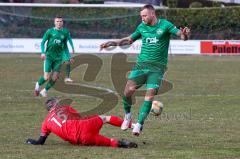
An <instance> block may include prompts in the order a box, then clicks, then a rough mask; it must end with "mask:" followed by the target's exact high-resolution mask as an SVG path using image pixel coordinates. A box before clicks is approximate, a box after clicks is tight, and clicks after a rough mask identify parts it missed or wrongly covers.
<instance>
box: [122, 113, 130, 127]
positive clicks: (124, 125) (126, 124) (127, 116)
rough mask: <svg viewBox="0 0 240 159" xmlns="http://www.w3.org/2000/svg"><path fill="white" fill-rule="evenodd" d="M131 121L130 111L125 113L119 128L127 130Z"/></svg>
mask: <svg viewBox="0 0 240 159" xmlns="http://www.w3.org/2000/svg"><path fill="white" fill-rule="evenodd" d="M131 122H132V114H131V113H127V114H125V117H124V121H123V123H122V125H121V129H122V130H123V131H125V130H127V129H128V128H129V125H130V124H131Z"/></svg>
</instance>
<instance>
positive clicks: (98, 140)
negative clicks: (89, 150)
mask: <svg viewBox="0 0 240 159" xmlns="http://www.w3.org/2000/svg"><path fill="white" fill-rule="evenodd" d="M95 145H96V146H111V147H118V140H116V139H113V138H111V139H110V138H108V137H105V136H103V135H96V136H95Z"/></svg>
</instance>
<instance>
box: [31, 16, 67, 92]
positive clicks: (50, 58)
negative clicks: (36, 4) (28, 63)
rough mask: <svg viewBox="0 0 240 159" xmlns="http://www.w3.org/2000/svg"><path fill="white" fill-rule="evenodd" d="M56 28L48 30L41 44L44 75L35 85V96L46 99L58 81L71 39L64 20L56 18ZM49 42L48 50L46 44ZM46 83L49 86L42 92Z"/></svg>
mask: <svg viewBox="0 0 240 159" xmlns="http://www.w3.org/2000/svg"><path fill="white" fill-rule="evenodd" d="M54 25H55V27H53V28H50V29H48V30H47V31H46V32H45V34H44V36H43V39H42V42H41V52H42V53H41V59H42V60H43V61H44V64H43V71H44V75H43V76H40V78H39V79H38V81H37V82H36V85H35V91H34V94H35V96H38V95H39V93H40V95H41V96H43V97H46V96H47V91H48V90H49V89H50V88H51V87H52V86H53V85H54V84H55V82H56V80H57V79H58V75H59V71H60V68H61V65H62V63H63V55H64V52H65V49H66V45H67V41H68V39H69V37H70V34H69V31H68V30H67V29H66V28H63V18H62V17H56V18H54ZM46 42H47V45H46V49H45V43H46ZM46 81H48V82H47V84H46V86H45V88H44V89H42V90H41V91H40V87H41V85H43V84H44V83H45V82H46Z"/></svg>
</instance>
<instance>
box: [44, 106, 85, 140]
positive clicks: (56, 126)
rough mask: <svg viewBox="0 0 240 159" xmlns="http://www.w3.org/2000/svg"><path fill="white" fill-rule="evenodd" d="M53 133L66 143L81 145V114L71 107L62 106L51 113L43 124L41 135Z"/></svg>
mask: <svg viewBox="0 0 240 159" xmlns="http://www.w3.org/2000/svg"><path fill="white" fill-rule="evenodd" d="M50 132H53V133H54V134H55V135H57V136H59V137H60V138H62V139H63V140H65V141H69V142H70V143H72V144H78V143H79V141H78V140H79V136H80V135H81V120H80V116H79V113H78V112H77V111H76V110H75V109H73V108H72V107H71V106H61V107H56V108H53V109H51V110H50V111H49V113H48V115H47V117H46V118H45V120H44V122H43V123H42V129H41V135H42V136H46V135H49V133H50Z"/></svg>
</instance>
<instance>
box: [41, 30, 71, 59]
mask: <svg viewBox="0 0 240 159" xmlns="http://www.w3.org/2000/svg"><path fill="white" fill-rule="evenodd" d="M69 36H70V34H69V31H68V30H67V29H65V28H62V29H60V30H58V29H56V28H51V29H48V30H47V31H46V33H45V34H44V36H43V39H42V43H41V51H42V53H46V56H48V57H51V58H53V59H55V60H60V59H62V55H63V52H64V50H65V46H66V44H67V40H68V37H69ZM46 41H47V48H46V50H45V43H46Z"/></svg>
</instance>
